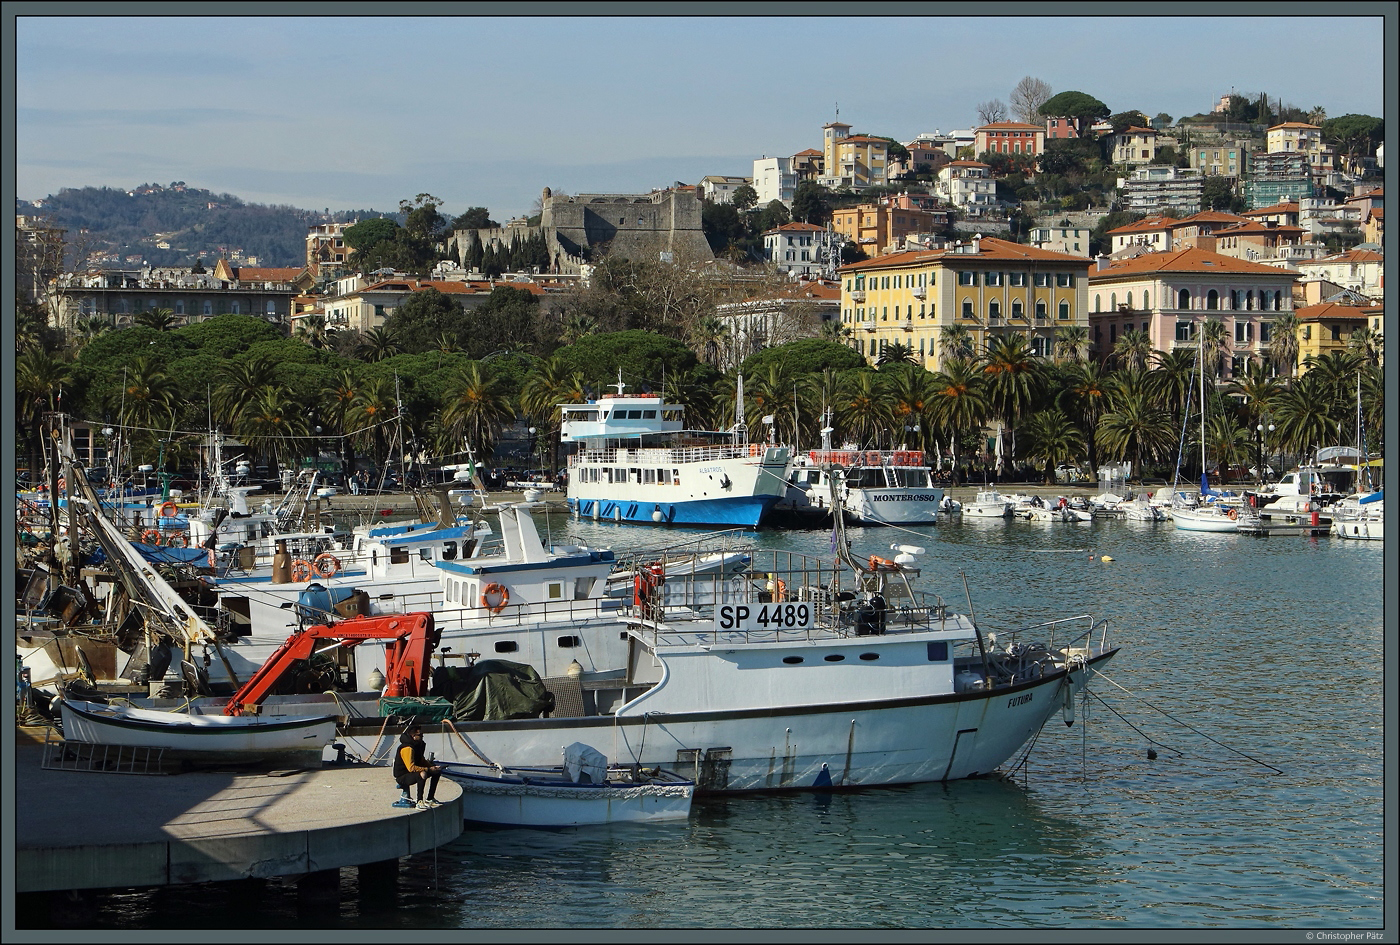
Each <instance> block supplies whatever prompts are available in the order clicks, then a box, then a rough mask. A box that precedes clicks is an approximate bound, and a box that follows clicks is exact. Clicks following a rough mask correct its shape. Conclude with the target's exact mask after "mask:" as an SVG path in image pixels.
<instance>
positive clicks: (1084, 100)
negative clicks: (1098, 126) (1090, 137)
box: [1037, 91, 1108, 128]
mask: <svg viewBox="0 0 1400 945" xmlns="http://www.w3.org/2000/svg"><path fill="white" fill-rule="evenodd" d="M1037 111H1038V112H1039V113H1040V114H1042V115H1045V116H1046V117H1061V118H1077V119H1079V120H1080V121H1081V122H1082V123H1083V124H1084V126H1085V127H1086V128H1087V127H1088V126H1089V125H1090V124H1093V123H1094V122H1096V121H1098V120H1099V119H1100V118H1107V117H1108V106H1107V105H1105V104H1104V103H1103V102H1100V101H1099V100H1098V99H1096V98H1094V97H1093V96H1092V95H1089V94H1087V93H1085V92H1077V91H1068V92H1061V93H1060V94H1058V95H1054V96H1051V97H1050V98H1049V99H1048V100H1046V102H1045V104H1043V105H1041V106H1040V108H1039V109H1037Z"/></svg>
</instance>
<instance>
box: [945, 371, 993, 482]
mask: <svg viewBox="0 0 1400 945" xmlns="http://www.w3.org/2000/svg"><path fill="white" fill-rule="evenodd" d="M985 386H986V381H985V379H984V377H983V374H982V371H981V369H980V368H979V367H978V365H977V364H976V363H975V362H973V361H970V360H965V359H963V358H950V359H949V360H947V361H946V362H944V364H943V370H941V371H939V372H938V373H937V374H935V375H934V376H933V394H934V405H933V416H934V418H935V420H936V421H937V422H938V425H939V427H940V428H941V429H942V430H944V431H945V432H946V433H947V434H948V440H949V444H950V452H952V454H953V482H954V484H956V483H957V482H958V481H959V478H960V477H959V472H958V470H959V466H958V444H959V442H960V437H959V434H960V433H963V432H970V433H972V434H973V435H976V434H975V431H976V430H978V429H980V428H981V426H982V423H983V421H985V420H986V419H987V414H988V410H989V408H988V405H987V396H986V392H985Z"/></svg>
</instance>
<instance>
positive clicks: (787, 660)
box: [783, 656, 802, 666]
mask: <svg viewBox="0 0 1400 945" xmlns="http://www.w3.org/2000/svg"><path fill="white" fill-rule="evenodd" d="M783 662H784V663H790V664H792V665H794V666H796V665H797V664H798V663H800V662H802V657H800V656H784V657H783Z"/></svg>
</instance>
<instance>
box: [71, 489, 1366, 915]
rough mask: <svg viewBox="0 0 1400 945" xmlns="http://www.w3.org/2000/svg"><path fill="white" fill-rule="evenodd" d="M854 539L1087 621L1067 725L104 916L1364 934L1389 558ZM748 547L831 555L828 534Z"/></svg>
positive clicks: (123, 905)
mask: <svg viewBox="0 0 1400 945" xmlns="http://www.w3.org/2000/svg"><path fill="white" fill-rule="evenodd" d="M541 524H542V525H543V524H544V523H543V521H542V523H541ZM547 527H548V529H549V532H550V537H551V538H552V540H553V541H555V542H570V543H578V544H589V545H594V546H611V547H614V548H617V549H619V550H622V549H626V548H630V547H636V546H644V545H653V546H655V545H660V544H662V543H664V542H666V541H668V540H674V539H675V538H676V537H677V535H678V534H680V533H677V532H665V531H662V530H659V529H651V528H644V527H625V526H624V527H618V526H605V525H596V524H592V523H587V522H574V521H571V520H569V519H568V518H567V517H565V516H563V515H560V514H558V513H556V514H554V515H552V516H550V518H549V520H548V526H547ZM543 530H544V529H543V528H542V531H543ZM849 534H850V537H851V538H852V539H853V546H854V549H855V551H856V552H857V553H859V554H862V555H867V554H885V555H887V554H889V550H888V549H889V546H890V544H891V543H893V542H900V543H910V544H918V545H923V546H924V547H925V548H926V549H927V553H926V554H925V555H923V556H922V558H921V562H922V570H923V574H922V577H921V579H920V585H921V586H922V587H923V588H924V589H925V590H927V591H930V592H932V593H937V594H940V595H941V596H942V597H943V598H944V600H945V601H947V602H948V603H949V604H950V605H951V606H953V607H954V609H956V610H959V611H966V609H967V607H968V599H967V596H966V595H965V594H964V589H963V575H964V574H965V575H966V580H967V587H968V589H969V590H970V597H971V607H972V609H973V612H974V613H975V615H976V618H977V620H978V622H979V624H980V625H981V627H982V628H983V630H984V631H993V632H995V631H996V630H997V629H999V628H1001V629H1013V628H1017V627H1022V626H1026V625H1030V624H1034V623H1038V622H1040V621H1043V620H1047V619H1050V618H1053V617H1063V616H1071V615H1076V614H1085V613H1088V614H1093V615H1094V616H1096V617H1107V618H1108V619H1109V620H1110V628H1111V629H1110V641H1112V642H1115V643H1116V644H1118V645H1120V646H1121V647H1122V651H1121V652H1120V653H1119V654H1118V656H1117V657H1116V658H1115V659H1114V660H1113V661H1112V662H1111V663H1110V664H1109V665H1108V666H1107V668H1106V671H1105V673H1104V674H1102V675H1101V676H1099V677H1098V678H1097V680H1096V681H1095V683H1094V685H1093V687H1092V695H1090V696H1088V697H1087V698H1086V699H1084V700H1083V701H1081V702H1080V703H1079V705H1078V707H1077V709H1078V711H1077V720H1076V724H1075V725H1074V726H1073V727H1072V728H1067V727H1066V726H1065V725H1064V724H1063V723H1062V722H1061V720H1060V718H1059V714H1058V713H1057V714H1056V715H1055V716H1053V717H1052V719H1051V721H1050V723H1049V724H1048V725H1047V726H1046V727H1045V729H1044V731H1043V732H1042V734H1041V735H1040V737H1039V738H1038V739H1037V740H1036V741H1035V742H1034V744H1033V745H1032V746H1031V747H1030V749H1029V751H1028V752H1027V753H1026V755H1025V756H1024V757H1023V758H1022V759H1018V762H1013V763H1012V764H1008V765H1007V766H1006V767H1005V768H1004V769H1003V776H1001V777H997V778H982V779H976V780H968V781H959V782H953V783H949V784H925V785H916V786H904V787H890V788H870V789H861V790H854V791H849V792H841V793H836V794H825V795H819V794H809V793H788V794H775V795H764V796H752V797H751V796H743V797H713V798H701V799H697V801H696V804H695V807H694V810H693V812H692V814H691V817H690V819H689V820H688V821H686V822H682V823H679V824H672V825H653V826H645V827H640V826H604V827H591V828H575V829H568V830H525V829H504V828H496V829H493V828H477V827H469V828H468V830H467V831H466V832H465V833H464V834H463V835H462V837H461V838H460V839H458V840H456V841H454V842H453V843H451V844H448V845H447V846H445V847H442V848H440V849H438V850H436V851H434V852H431V853H426V854H420V855H417V856H414V857H411V858H407V859H405V860H404V861H402V873H401V876H400V882H399V889H398V893H397V895H396V896H392V897H386V896H384V895H382V893H383V891H382V890H370V889H366V890H361V889H358V888H357V885H356V884H357V882H358V880H357V878H356V874H355V871H353V870H346V871H343V874H342V887H343V888H342V899H341V902H340V904H339V906H338V907H335V908H332V909H331V910H329V911H323V912H317V913H312V914H308V913H304V912H298V911H297V897H296V894H295V890H294V888H293V887H292V885H291V884H290V883H286V884H279V883H275V882H274V883H270V884H268V885H267V886H266V887H264V888H262V889H261V890H260V891H259V893H258V894H257V895H256V896H248V895H247V894H246V892H245V893H240V892H239V891H238V888H237V887H213V886H211V887H184V888H169V889H161V890H155V891H131V892H125V893H117V894H113V895H109V896H106V897H104V898H103V900H102V902H101V903H100V906H99V915H98V922H99V924H100V925H101V926H103V927H107V928H126V929H136V928H204V929H208V928H224V929H235V928H260V927H263V928H295V927H317V928H322V927H330V928H341V929H385V928H404V929H407V928H464V929H471V928H482V929H508V928H522V929H539V928H544V929H563V928H572V929H580V928H584V929H586V928H636V929H719V928H767V929H774V928H838V927H839V928H879V929H923V928H968V929H973V928H976V929H1016V928H1026V927H1032V928H1054V929H1061V928H1077V929H1098V928H1109V929H1113V928H1117V929H1133V928H1148V929H1158V928H1160V929H1170V928H1185V927H1202V928H1204V927H1216V928H1243V929H1253V928H1264V929H1286V928H1301V929H1334V928H1339V927H1340V928H1347V929H1368V928H1369V929H1379V928H1381V927H1382V925H1383V914H1382V909H1383V901H1384V892H1383V854H1384V840H1383V825H1384V817H1383V806H1382V805H1383V794H1384V781H1383V742H1384V740H1385V728H1384V720H1383V715H1382V712H1383V693H1382V684H1383V674H1384V655H1385V654H1384V640H1383V633H1384V627H1383V615H1384V602H1383V596H1384V593H1385V587H1384V581H1383V568H1382V563H1383V558H1384V549H1383V548H1382V547H1381V543H1379V542H1344V541H1340V540H1337V539H1329V538H1304V537H1284V536H1273V537H1269V538H1254V537H1248V536H1240V535H1219V534H1203V533H1192V532H1181V531H1177V530H1176V529H1175V528H1174V527H1173V526H1172V524H1171V523H1170V522H1167V523H1139V522H1129V521H1122V520H1114V519H1096V520H1095V521H1093V522H1090V523H1082V524H1064V523H1056V524H1032V523H1027V522H1020V521H1002V520H976V521H968V522H965V523H960V522H957V521H956V520H955V521H954V522H953V523H949V524H940V525H938V526H937V527H922V528H918V529H912V530H908V529H898V530H896V529H856V530H852V531H851V532H850V533H849ZM751 541H753V542H754V543H755V546H756V547H761V548H765V549H767V548H774V549H779V550H792V551H801V552H806V553H811V554H820V555H826V554H828V553H829V549H830V545H829V542H830V535H829V533H828V532H825V531H813V532H796V531H794V532H777V531H761V532H758V533H757V534H756V535H753V536H752V537H751ZM1105 556H1107V557H1108V558H1111V559H1112V560H1105ZM1149 749H1151V750H1152V751H1154V752H1155V754H1156V757H1155V759H1150V758H1149V757H1148V751H1149Z"/></svg>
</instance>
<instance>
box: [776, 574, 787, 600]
mask: <svg viewBox="0 0 1400 945" xmlns="http://www.w3.org/2000/svg"><path fill="white" fill-rule="evenodd" d="M785 600H787V582H786V581H784V580H783V579H782V578H775V579H774V581H773V603H775V604H781V603H782V602H783V601H785Z"/></svg>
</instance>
